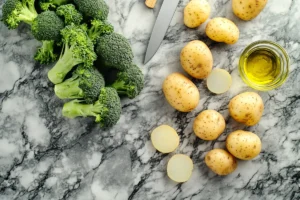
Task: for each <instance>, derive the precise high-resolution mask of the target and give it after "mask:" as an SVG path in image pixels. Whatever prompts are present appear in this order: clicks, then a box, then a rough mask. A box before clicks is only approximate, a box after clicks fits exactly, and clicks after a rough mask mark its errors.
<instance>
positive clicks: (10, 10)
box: [2, 0, 38, 29]
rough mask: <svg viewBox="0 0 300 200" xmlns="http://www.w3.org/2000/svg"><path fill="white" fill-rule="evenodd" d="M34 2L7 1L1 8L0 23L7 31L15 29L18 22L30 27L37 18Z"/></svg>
mask: <svg viewBox="0 0 300 200" xmlns="http://www.w3.org/2000/svg"><path fill="white" fill-rule="evenodd" d="M34 1H35V0H7V1H6V2H5V3H4V5H3V7H2V13H3V16H2V21H3V22H4V24H5V25H6V26H7V27H8V28H9V29H15V28H17V27H18V26H19V24H20V22H25V23H27V24H29V25H31V23H32V21H33V20H34V19H35V18H36V17H37V15H38V14H37V12H36V9H35V7H34Z"/></svg>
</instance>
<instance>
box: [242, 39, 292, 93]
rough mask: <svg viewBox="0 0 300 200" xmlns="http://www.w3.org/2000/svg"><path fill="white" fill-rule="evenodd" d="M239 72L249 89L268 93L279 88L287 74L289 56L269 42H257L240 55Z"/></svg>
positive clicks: (282, 49) (275, 44)
mask: <svg viewBox="0 0 300 200" xmlns="http://www.w3.org/2000/svg"><path fill="white" fill-rule="evenodd" d="M239 71H240V75H241V78H242V79H243V81H244V82H245V83H246V84H248V85H249V86H250V87H252V88H254V89H256V90H261V91H268V90H272V89H275V88H278V87H279V86H281V85H282V84H283V83H284V82H285V81H286V79H287V77H288V74H289V56H288V54H287V53H286V51H285V50H284V48H282V47H281V46H280V45H278V44H277V43H275V42H271V41H257V42H254V43H252V44H250V45H249V46H248V47H247V48H246V49H245V50H244V52H243V53H242V55H241V57H240V62H239Z"/></svg>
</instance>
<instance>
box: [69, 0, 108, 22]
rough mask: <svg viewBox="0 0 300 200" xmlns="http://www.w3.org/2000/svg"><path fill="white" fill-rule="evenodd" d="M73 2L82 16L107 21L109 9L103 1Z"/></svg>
mask: <svg viewBox="0 0 300 200" xmlns="http://www.w3.org/2000/svg"><path fill="white" fill-rule="evenodd" d="M74 2H75V4H76V5H77V6H78V9H79V11H80V12H81V13H82V14H83V15H84V16H86V17H90V18H94V19H99V20H105V19H107V16H108V12H109V8H108V5H107V4H106V3H105V1H104V0H84V1H83V0H74Z"/></svg>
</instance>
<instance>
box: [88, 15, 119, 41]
mask: <svg viewBox="0 0 300 200" xmlns="http://www.w3.org/2000/svg"><path fill="white" fill-rule="evenodd" d="M112 32H114V27H113V26H112V25H111V24H110V23H109V22H107V21H101V20H97V19H94V20H92V21H91V28H90V29H88V30H87V33H88V36H89V37H90V38H91V40H92V41H93V42H94V43H96V42H97V40H98V38H99V37H100V36H103V35H105V34H111V33H112Z"/></svg>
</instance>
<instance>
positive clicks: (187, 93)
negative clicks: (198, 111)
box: [163, 73, 200, 112]
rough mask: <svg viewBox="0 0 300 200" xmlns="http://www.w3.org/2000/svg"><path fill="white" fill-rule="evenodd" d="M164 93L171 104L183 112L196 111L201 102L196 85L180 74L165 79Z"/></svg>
mask: <svg viewBox="0 0 300 200" xmlns="http://www.w3.org/2000/svg"><path fill="white" fill-rule="evenodd" d="M163 92H164V94H165V97H166V99H167V101H168V102H169V104H170V105H171V106H172V107H173V108H175V109H176V110H178V111H181V112H190V111H192V110H194V109H195V108H196V107H197V105H198V103H199V100H200V93H199V91H198V88H197V87H196V85H195V84H194V83H193V82H192V81H191V80H190V79H188V78H186V77H185V76H183V75H182V74H180V73H173V74H170V75H169V76H168V77H167V78H166V79H165V81H164V83H163Z"/></svg>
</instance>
